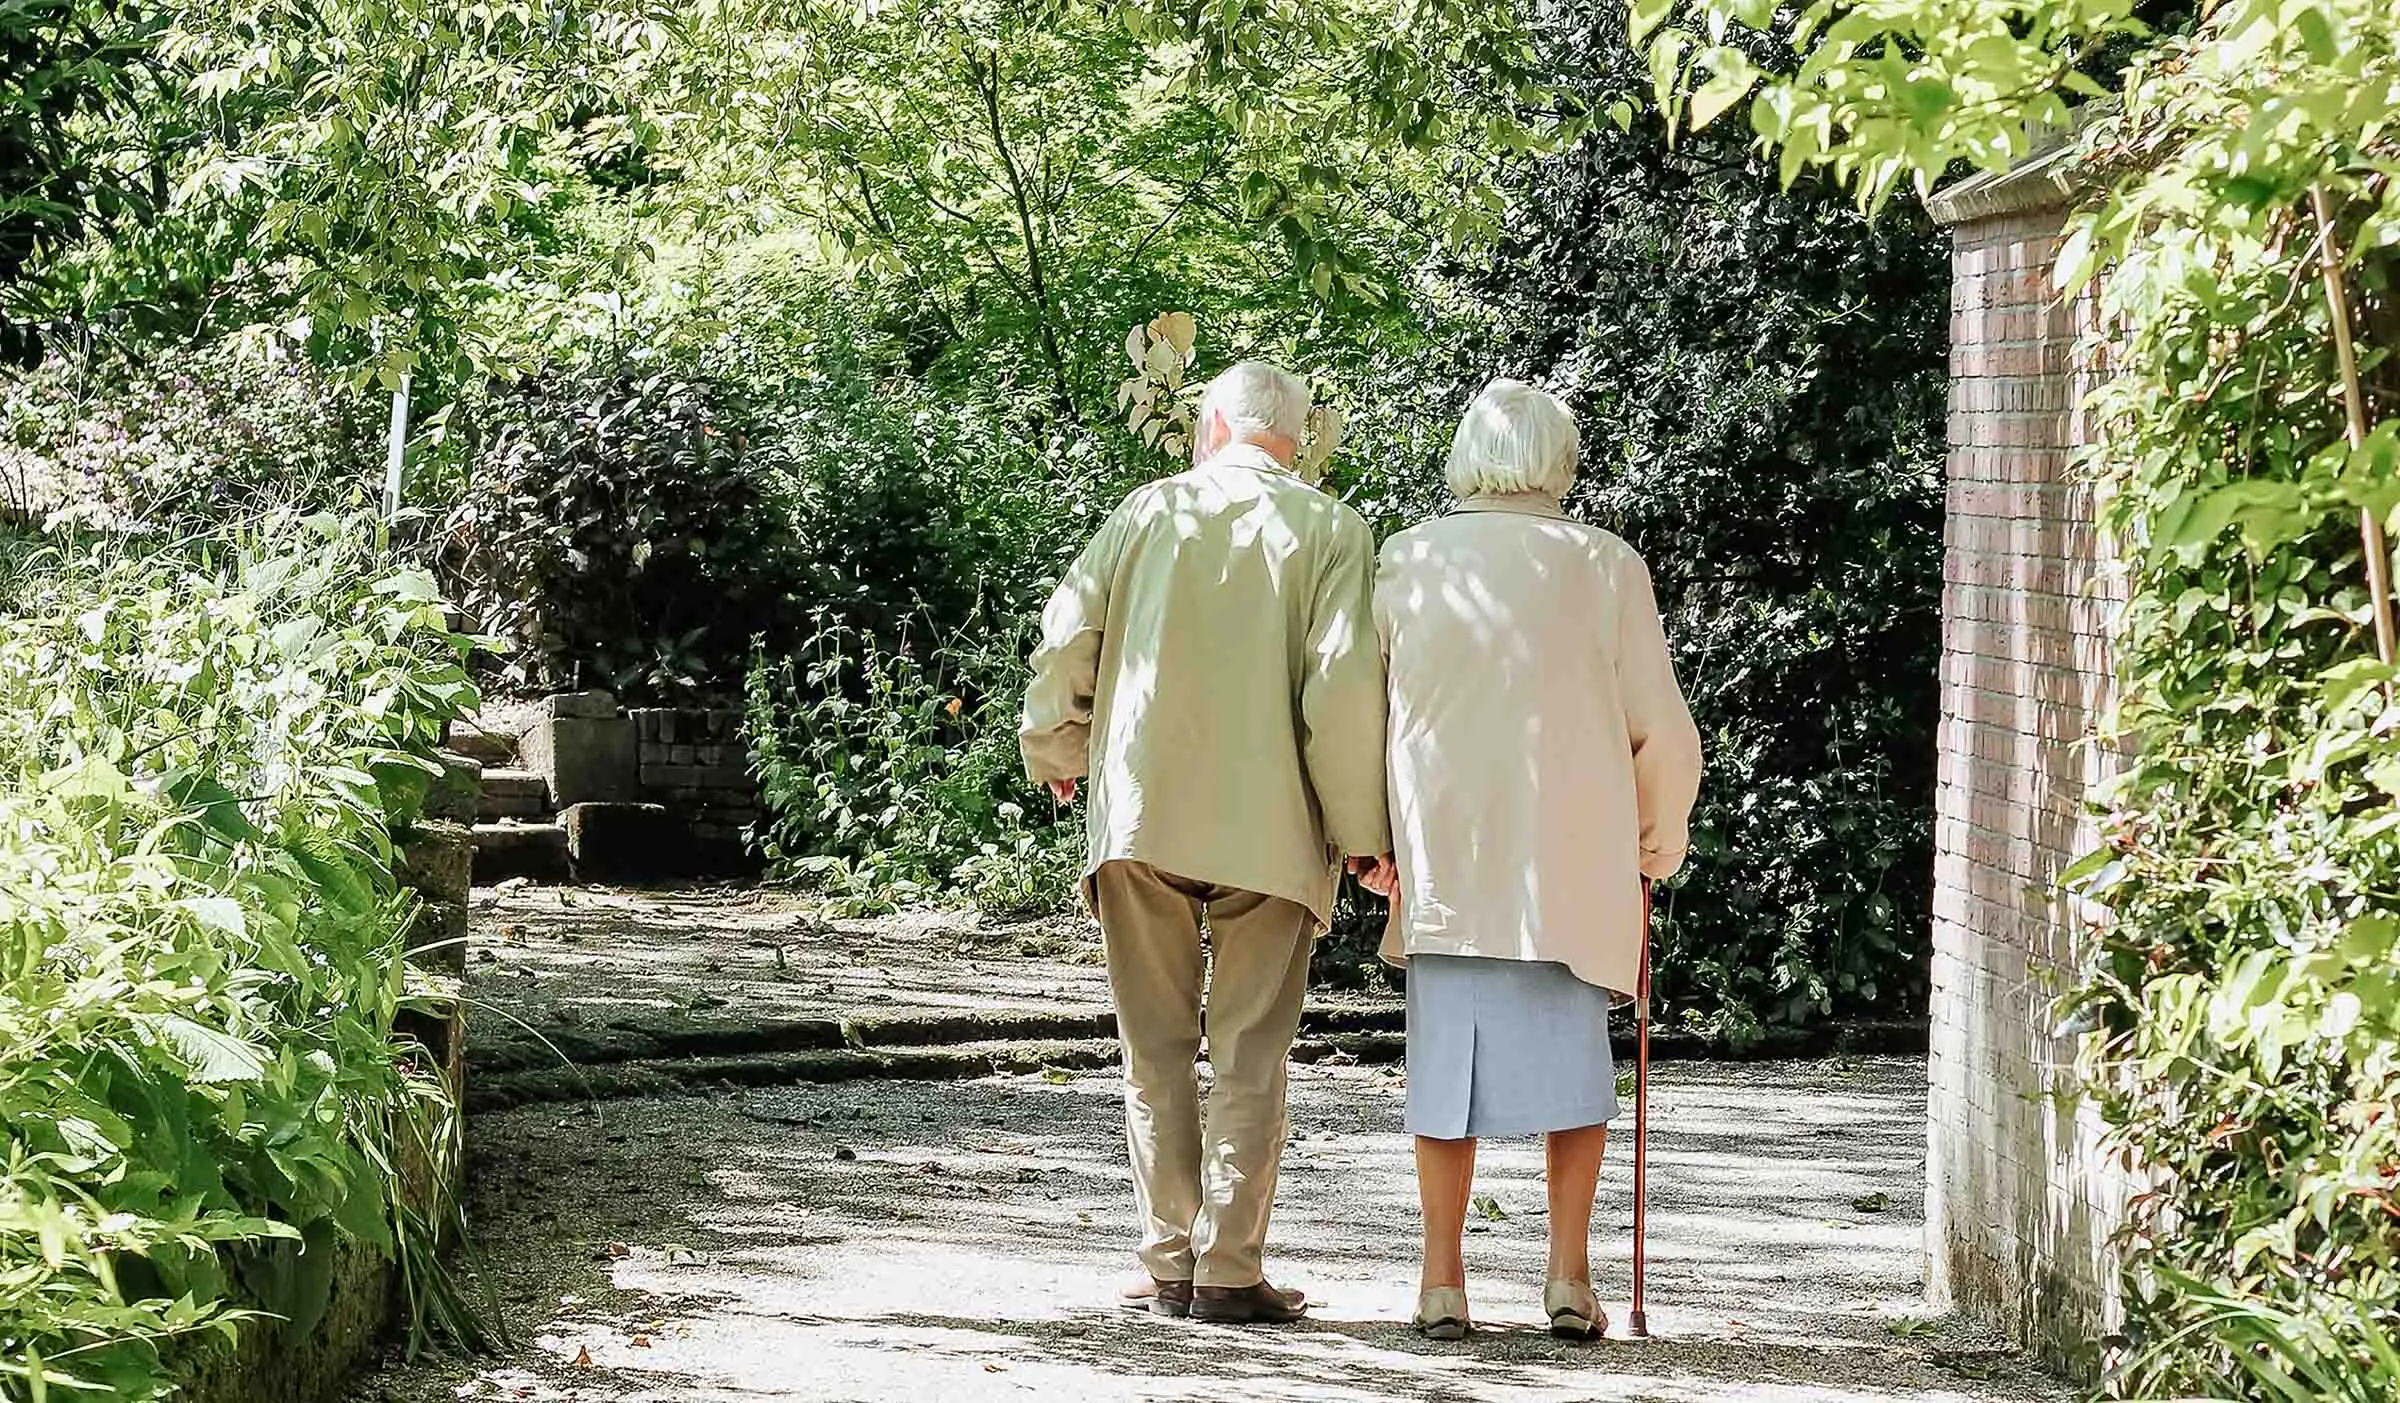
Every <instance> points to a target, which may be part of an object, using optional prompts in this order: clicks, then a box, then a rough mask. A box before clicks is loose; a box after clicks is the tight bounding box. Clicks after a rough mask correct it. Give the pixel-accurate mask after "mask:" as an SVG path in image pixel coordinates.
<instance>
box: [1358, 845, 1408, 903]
mask: <svg viewBox="0 0 2400 1403" xmlns="http://www.w3.org/2000/svg"><path fill="white" fill-rule="evenodd" d="M1347 866H1348V867H1349V869H1350V875H1352V876H1354V877H1356V878H1358V884H1359V885H1360V886H1362V887H1365V888H1366V889H1367V890H1368V891H1371V892H1373V893H1375V894H1376V895H1377V896H1380V897H1382V898H1384V899H1385V900H1387V901H1388V900H1390V899H1391V895H1392V893H1393V892H1396V891H1398V890H1399V889H1400V868H1399V866H1398V864H1396V863H1394V862H1393V861H1392V855H1391V854H1390V853H1385V854H1384V855H1383V856H1381V857H1354V858H1351V859H1350V861H1349V863H1348V864H1347Z"/></svg>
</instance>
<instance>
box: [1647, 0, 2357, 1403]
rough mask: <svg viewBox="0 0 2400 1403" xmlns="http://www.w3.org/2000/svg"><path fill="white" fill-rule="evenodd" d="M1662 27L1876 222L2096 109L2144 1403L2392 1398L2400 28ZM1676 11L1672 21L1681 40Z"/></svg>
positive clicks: (2101, 892) (1687, 107) (2345, 12)
mask: <svg viewBox="0 0 2400 1403" xmlns="http://www.w3.org/2000/svg"><path fill="white" fill-rule="evenodd" d="M1773 13H1774V12H1773V9H1772V7H1771V6H1763V5H1760V4H1756V3H1749V2H1748V0H1743V2H1742V3H1721V2H1720V0H1709V3H1706V4H1703V5H1701V6H1699V7H1697V8H1696V10H1695V11H1694V12H1692V13H1689V14H1686V15H1683V16H1681V17H1680V18H1679V17H1678V16H1676V15H1675V14H1674V13H1672V12H1671V9H1670V7H1667V6H1663V5H1652V4H1648V3H1645V4H1639V5H1636V6H1635V8H1634V13H1633V21H1632V25H1633V30H1634V34H1635V37H1636V38H1637V40H1644V41H1646V42H1647V43H1648V45H1649V49H1648V52H1649V56H1650V59H1651V62H1652V66H1653V68H1654V70H1655V72H1656V74H1657V78H1658V81H1659V83H1660V85H1661V87H1662V89H1664V90H1665V91H1667V92H1668V93H1670V94H1672V95H1673V100H1674V101H1675V102H1676V103H1677V104H1678V105H1679V110H1681V111H1682V112H1683V113H1684V114H1685V115H1686V117H1687V118H1688V120H1689V122H1690V123H1692V124H1695V125H1702V126H1705V125H1706V124H1708V123H1710V122H1711V121H1713V120H1714V119H1716V118H1718V117H1719V116H1721V115H1722V114H1724V113H1726V112H1729V111H1731V110H1733V109H1734V108H1735V106H1736V105H1738V104H1739V103H1740V101H1741V99H1742V97H1743V96H1744V94H1746V93H1748V92H1749V91H1750V90H1751V89H1752V88H1753V87H1756V88H1757V89H1758V92H1757V96H1756V98H1755V100H1754V101H1752V103H1751V104H1750V108H1749V111H1750V117H1751V122H1752V125H1753V128H1754V129H1755V130H1756V131H1757V132H1758V133H1759V135H1760V137H1761V138H1762V140H1764V141H1766V142H1767V143H1769V144H1770V145H1773V146H1776V147H1779V148H1780V150H1781V152H1782V159H1783V162H1784V168H1785V170H1786V171H1787V173H1796V172H1798V171H1801V170H1804V169H1808V168H1811V167H1816V166H1823V167H1826V168H1829V169H1831V170H1832V171H1834V172H1835V173H1836V174H1837V175H1838V176H1840V178H1842V179H1843V180H1845V181H1846V182H1848V183H1849V184H1850V185H1851V186H1852V187H1853V188H1854V189H1855V190H1856V191H1857V193H1858V195H1859V197H1860V199H1861V200H1862V201H1863V202H1864V203H1866V204H1869V205H1876V204H1880V203H1882V202H1884V201H1885V200H1887V199H1888V198H1889V197H1890V196H1891V195H1892V194H1893V193H1894V192H1895V191H1896V190H1898V189H1902V188H1907V187H1912V186H1913V187H1914V188H1916V189H1918V190H1923V189H1925V188H1927V187H1928V186H1929V185H1930V184H1931V182H1933V181H1934V180H1935V179H1937V178H1938V177H1939V176H1940V175H1941V174H1942V172H1943V171H1944V169H1945V168H1946V167H1948V166H1949V165H1950V163H1952V162H1953V161H1961V160H1963V161H1969V162H1972V163H1975V164H1977V165H1981V166H1984V167H1986V168H1997V167H2000V166H2004V165H2006V164H2007V163H2009V162H2010V161H2012V160H2014V159H2016V158H2018V157H2021V156H2022V155H2024V154H2025V153H2026V152H2027V151H2028V150H2030V149H2031V148H2032V146H2033V145H2034V143H2035V142H2036V141H2037V140H2039V139H2040V138H2041V134H2042V132H2043V131H2044V129H2045V128H2056V127H2057V126H2059V125H2060V124H2061V123H2062V121H2063V120H2064V119H2067V118H2068V117H2069V115H2070V114H2069V104H2070V102H2072V101H2073V100H2074V99H2075V98H2077V97H2078V96H2088V95H2090V94H2091V93H2093V92H2095V91H2096V90H2097V89H2098V87H2099V86H2100V85H2099V84H2097V83H2096V82H2095V80H2093V79H2092V78H2090V77H2088V76H2085V75H2084V73H2083V72H2082V70H2081V68H2080V67H2079V65H2080V64H2081V63H2083V62H2084V61H2085V60H2086V59H2087V58H2088V56H2089V55H2091V54H2092V53H2094V52H2095V51H2097V50H2099V49H2101V48H2102V47H2103V46H2109V45H2114V46H2117V47H2118V48H2119V49H2120V50H2127V51H2129V52H2130V54H2131V57H2130V58H2129V59H2128V61H2127V62H2126V64H2125V66H2124V68H2123V71H2122V72H2121V73H2118V74H2115V75H2112V77H2113V79H2114V85H2115V86H2118V87H2120V88H2121V89H2122V98H2121V102H2119V103H2118V104H2115V105H2113V106H2110V107H2106V108H2087V109H2085V110H2084V111H2083V112H2082V113H2081V114H2079V115H2080V116H2081V117H2082V118H2083V119H2084V121H2085V128H2084V131H2083V134H2082V136H2081V138H2080V141H2081V148H2082V149H2081V155H2082V157H2083V159H2084V163H2085V164H2084V169H2085V170H2086V171H2087V172H2089V179H2090V182H2091V184H2090V186H2089V187H2088V188H2089V189H2090V195H2089V197H2088V199H2087V201H2086V203H2085V205H2084V207H2083V209H2082V210H2081V212H2080V213H2079V214H2077V215H2076V217H2075V218H2074V219H2073V221H2072V223H2071V225H2070V231H2069V233H2068V235H2067V238H2066V241H2065V247H2064V249H2063V251H2062V255H2061V263H2060V268H2059V285H2060V290H2061V293H2062V295H2072V294H2075V293H2077V292H2079V291H2080V290H2083V289H2085V288H2087V287H2095V288H2096V292H2095V295H2096V296H2097V297H2098V299H2099V301H2098V311H2099V323H2100V325H2099V330H2098V333H2097V335H2096V338H2095V340H2096V345H2095V347H2094V352H2095V354H2096V355H2097V356H2098V357H2099V363H2100V364H2102V365H2104V366H2105V367H2106V369H2107V371H2108V375H2109V378H2108V379H2107V381H2106V383H2105V384H2104V386H2103V387H2102V388H2101V389H2100V390H2099V391H2098V392H2097V394H2096V395H2095V397H2094V400H2093V403H2092V405H2091V406H2090V408H2091V411H2092V415H2093V418H2094V421H2095V423H2096V426H2097V441H2096V443H2095V446H2094V448H2093V449H2092V451H2091V452H2090V453H2089V454H2088V455H2087V459H2086V463H2085V466H2086V468H2087V470H2088V471H2089V472H2090V473H2091V474H2092V476H2093V477H2094V479H2095V480H2096V481H2097V482H2098V483H2099V485H2100V486H2101V488H2102V489H2103V492H2104V494H2105V506H2104V508H2103V514H2104V519H2105V524H2106V525H2107V527H2108V529H2109V533H2110V535H2111V537H2112V539H2113V541H2114V544H2115V547H2116V551H2117V554H2118V555H2119V557H2120V558H2121V559H2122V561H2123V564H2124V568H2125V571H2126V574H2127V577H2128V584H2129V601H2128V603H2127V606H2126V607H2125V609H2124V611H2123V613H2122V616H2121V618H2120V620H2119V622H2118V624H2117V626H2116V633H2115V638H2114V640H2113V641H2114V644H2115V651H2116V658H2117V667H2118V675H2119V684H2120V689H2121V697H2120V701H2119V704H2118V707H2117V709H2116V713H2115V716H2114V717H2113V719H2112V722H2111V727H2110V729H2111V732H2112V735H2111V739H2112V740H2113V742H2114V744H2115V746H2116V748H2117V749H2119V750H2120V751H2121V752H2122V753H2123V754H2124V755H2125V757H2126V758H2125V761H2124V763H2123V765H2122V767H2121V769H2120V771H2119V773H2118V775H2117V777H2116V778H2115V780H2114V782H2113V783H2111V784H2110V785H2109V786H2108V788H2107V790H2106V792H2105V799H2104V803H2105V806H2106V815H2105V832H2106V834H2107V844H2106V846H2105V847H2104V848H2103V849H2102V850H2100V851H2098V852H2095V853H2093V854H2091V855H2090V856H2089V857H2088V858H2086V859H2084V860H2083V861H2082V862H2080V863H2078V864H2077V865H2076V866H2075V868H2074V869H2072V870H2071V871H2070V872H2069V873H2068V874H2067V879H2068V880H2069V881H2070V882H2071V883H2072V884H2074V885H2075V886H2077V887H2078V888H2079V890H2080V891H2081V892H2083V893H2084V894H2085V895H2086V896H2088V897H2089V898H2091V899H2092V900H2093V901H2094V902H2096V903H2097V904H2098V905H2099V907H2101V908H2102V909H2103V912H2104V919H2103V920H2101V921H2100V923H2099V924H2098V926H2097V928H2096V930H2095V932H2094V938H2093V940H2092V941H2091V942H2090V944H2091V949H2092V957H2091V960H2090V963H2089V968H2088V969H2086V970H2085V971H2084V972H2083V983H2082V987H2081V988H2080V990H2079V991H2078V992H2077V993H2076V994H2075V995H2074V997H2073V999H2072V1000H2071V1003H2072V1005H2074V1006H2077V1007H2080V1008H2081V1009H2082V1010H2083V1011H2084V1012H2085V1013H2086V1014H2087V1015H2088V1016H2089V1018H2090V1019H2091V1021H2092V1023H2093V1025H2094V1031H2093V1032H2091V1033H2090V1034H2089V1035H2088V1036H2087V1038H2086V1042H2085V1046H2084V1057H2085V1060H2086V1066H2087V1071H2088V1072H2089V1074H2090V1075H2089V1076H2088V1077H2087V1079H2086V1081H2087V1085H2088V1087H2089V1089H2090V1094H2091V1095H2093V1096H2095V1097H2096V1098H2097V1099H2098V1101H2099V1103H2100V1106H2101V1108H2102V1110H2103V1111H2104V1113H2105V1115H2106V1117H2107V1120H2108V1122H2109V1125H2110V1127H2111V1130H2110V1135H2111V1143H2112V1144H2113V1146H2114V1147H2115V1150H2116V1152H2117V1153H2118V1155H2119V1157H2120V1159H2121V1163H2122V1165H2123V1167H2124V1169H2125V1171H2126V1173H2127V1174H2128V1175H2129V1177H2130V1179H2131V1181H2132V1182H2133V1184H2134V1185H2135V1186H2136V1192H2135V1193H2134V1194H2133V1197H2132V1200H2131V1203H2130V1205H2129V1208H2128V1212H2127V1214H2126V1219H2125V1225H2124V1227H2123V1229H2122V1231H2121V1233H2120V1237H2119V1245H2120V1246H2121V1248H2122V1249H2123V1251H2124V1271H2125V1277H2124V1286H2125V1297H2126V1314H2127V1324H2126V1337H2125V1339H2124V1340H2123V1341H2122V1342H2121V1344H2122V1348H2121V1349H2120V1350H2119V1352H2118V1354H2117V1357H2116V1359H2115V1361H2114V1364H2115V1367H2114V1369H2113V1370H2112V1372H2111V1373H2110V1375H2109V1377H2108V1379H2107V1388H2108V1390H2109V1391H2110V1392H2112V1393H2116V1394H2120V1395H2123V1396H2128V1397H2161V1396H2191V1395H2195V1394H2196V1395H2202V1396H2208V1397H2241V1398H2256V1397H2272V1398H2277V1399H2291V1400H2300V1399H2343V1400H2361V1401H2362V1403H2363V1400H2367V1399H2388V1398H2390V1397H2392V1396H2393V1394H2394V1391H2395V1389H2400V1341H2396V1340H2395V1336H2394V1327H2393V1323H2392V1322H2393V1321H2394V1319H2395V1318H2400V1115H2395V1114H2394V1112H2393V1107H2394V1106H2395V1105H2396V1104H2400V1051H2396V1049H2400V917H2395V914H2394V912H2395V902H2396V900H2400V897H2396V892H2400V811H2396V810H2395V801H2396V800H2400V760H2395V759H2394V753H2395V745H2394V737H2395V732H2400V703H2395V700H2394V691H2395V680H2396V673H2395V669H2394V666H2393V655H2392V618H2391V606H2390V602H2389V597H2388V578H2389V572H2390V566H2391V558H2390V547H2389V544H2388V532H2389V530H2390V529H2391V528H2392V527H2393V526H2394V525H2400V523H2395V522H2394V521H2393V513H2394V509H2395V507H2396V506H2400V418H2395V416H2394V412H2393V411H2394V405H2395V403H2396V402H2400V400H2396V392H2400V364H2396V363H2395V362H2394V361H2393V359H2392V351H2393V348H2394V347H2395V346H2400V300H2396V298H2400V287H2396V285H2395V284H2396V279H2400V254H2396V253H2395V249H2396V247H2400V194H2396V193H2395V189H2394V186H2395V177H2396V176H2400V127H2396V126H2395V122H2396V120H2400V50H2396V48H2395V43H2396V42H2400V13H2396V12H2395V11H2394V9H2393V8H2392V6H2391V5H2390V4H2389V3H2387V2H2385V0H2297V3H2293V2H2291V0H2223V2H2222V3H2216V4H2210V5H2205V6H2203V7H2201V8H2200V10H2199V12H2198V15H2197V17H2196V19H2195V21H2194V23H2193V26H2192V28H2191V31H2190V32H2189V33H2188V34H2184V35H2179V36H2174V37H2158V36H2153V35H2149V34H2148V33H2147V32H2146V31H2145V30H2144V28H2143V26H2142V25H2141V24H2140V23H2139V21H2138V20H2137V19H2136V18H2134V17H2133V16H2132V15H2131V14H2130V13H2129V7H2128V6H2126V5H2124V4H2120V3H2113V0H2064V2H2063V3H2036V4H2014V5H2006V6H1983V5H1976V4H1968V3H1947V0H1929V2H1928V3H1908V4H1898V5H1886V6H1876V7H1858V8H1853V7H1851V6H1848V5H1843V4H1836V3H1830V0H1824V2H1822V3H1817V4H1812V5H1809V6H1806V7H1804V8H1803V9H1802V10H1801V11H1800V13H1799V16H1798V23H1797V25H1796V26H1794V27H1791V28H1787V29H1782V30H1778V31H1777V32H1778V34H1780V35H1783V36H1786V37H1785V38H1784V39H1779V40H1778V41H1777V42H1789V43H1791V44H1794V45H1796V46H1797V47H1798V49H1799V52H1800V54H1801V58H1800V61H1799V63H1798V64H1797V66H1796V67H1794V68H1793V70H1792V71H1791V72H1789V73H1784V74H1772V75H1765V76H1762V74H1761V72H1760V69H1759V67H1758V66H1757V65H1755V64H1753V63H1751V62H1750V61H1749V59H1748V57H1747V51H1746V50H1745V49H1744V47H1743V45H1744V44H1745V43H1748V42H1753V41H1754V40H1755V39H1756V37H1757V36H1755V35H1752V36H1750V37H1748V38H1745V37H1744V31H1745V30H1751V31H1755V30H1760V29H1764V28H1765V27H1767V25H1768V23H1769V21H1770V19H1771V18H1772V17H1773ZM1670 20H1675V21H1676V22H1673V23H1670V22H1669V21H1670Z"/></svg>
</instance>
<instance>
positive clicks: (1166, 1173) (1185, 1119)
mask: <svg viewBox="0 0 2400 1403" xmlns="http://www.w3.org/2000/svg"><path fill="white" fill-rule="evenodd" d="M1171 880H1172V879H1170V878H1168V877H1167V876H1166V875H1165V874H1163V873H1161V872H1159V871H1157V870H1156V869H1154V868H1152V867H1150V866H1149V865H1148V864H1146V863H1139V862H1110V863H1106V864H1104V865H1102V867H1101V868H1100V870H1099V871H1098V872H1096V873H1094V874H1093V876H1092V886H1093V897H1094V905H1095V907H1096V908H1097V910H1098V913H1099V917H1100V931H1101V935H1102V938H1103V940H1104V941H1105V943H1106V946H1107V950H1108V986H1109V991H1110V993H1111V994H1112V995H1114V997H1115V1000H1116V1006H1117V1037H1118V1040H1119V1042H1120V1043H1121V1044H1122V1046H1123V1049H1124V1059H1125V1143H1126V1148H1127V1150H1128V1152H1129V1153H1130V1155H1131V1158H1132V1161H1133V1200H1134V1207H1135V1210H1136V1211H1137V1212H1138V1213H1139V1214H1140V1217H1141V1222H1142V1247H1141V1258H1142V1265H1143V1266H1144V1267H1146V1268H1147V1269H1148V1270H1149V1272H1150V1274H1151V1275H1152V1276H1154V1277H1156V1278H1158V1279H1159V1280H1161V1281H1189V1280H1191V1279H1192V1267H1193V1250H1192V1232H1193V1224H1194V1222H1195V1221H1196V1220H1197V1219H1198V1217H1199V1215H1200V1104H1199V1102H1200V1085H1199V1077H1198V1074H1197V1073H1196V1072H1195V1070H1194V1067H1193V1064H1194V1063H1195V1062H1196V1061H1197V1060H1198V1059H1199V1055H1200V997H1201V984H1202V979H1203V972H1204V966H1203V958H1202V955H1201V948H1200V901H1199V898H1198V897H1197V896H1196V895H1194V894H1190V893H1187V892H1186V891H1183V890H1179V889H1178V887H1177V886H1176V885H1173V884H1171Z"/></svg>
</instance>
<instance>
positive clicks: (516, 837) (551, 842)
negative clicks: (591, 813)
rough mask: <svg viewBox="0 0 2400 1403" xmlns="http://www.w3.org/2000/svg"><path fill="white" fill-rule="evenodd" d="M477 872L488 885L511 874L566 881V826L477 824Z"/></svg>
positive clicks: (532, 878) (477, 875)
mask: <svg viewBox="0 0 2400 1403" xmlns="http://www.w3.org/2000/svg"><path fill="white" fill-rule="evenodd" d="M475 875H476V877H477V878H478V879H480V880H481V881H482V882H484V883H485V884H486V885H487V886H488V885H490V884H491V883H493V882H501V881H506V880H507V879H508V878H510V877H525V878H528V879H530V880H533V881H537V882H558V881H564V880H566V877H567V833H566V829H564V828H563V827H561V826H560V825H558V824H555V823H479V824H476V825H475Z"/></svg>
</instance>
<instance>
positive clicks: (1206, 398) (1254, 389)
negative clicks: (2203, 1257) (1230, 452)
mask: <svg viewBox="0 0 2400 1403" xmlns="http://www.w3.org/2000/svg"><path fill="white" fill-rule="evenodd" d="M1310 398H1311V397H1310V395H1309V393H1308V382H1307V381H1305V380H1303V379H1301V378H1300V377H1299V376H1297V375H1294V374H1293V373H1292V372H1290V371H1288V370H1286V369H1284V368H1283V367H1282V366H1279V365H1270V364H1268V363H1267V362H1265V361H1263V360H1246V361H1239V362H1236V363H1235V364H1233V365H1231V366H1228V367H1227V368H1226V369H1225V370H1224V372H1223V373H1221V374H1219V375H1218V376H1217V378H1216V379H1214V380H1211V381H1209V382H1208V389H1207V390H1205V391H1204V392H1202V394H1201V396H1200V428H1201V431H1202V432H1206V431H1207V429H1208V425H1209V423H1210V422H1211V421H1212V420H1213V419H1214V418H1215V417H1216V416H1217V415H1220V414H1222V415H1224V416H1225V427H1226V428H1227V429H1228V430H1229V431H1231V432H1232V434H1233V436H1234V437H1235V438H1237V439H1242V438H1257V437H1259V436H1260V435H1262V434H1277V435H1280V436H1282V437H1284V438H1287V439H1290V440H1291V441H1292V442H1293V443H1294V444H1295V445H1296V444H1298V443H1299V442H1300V440H1301V438H1302V436H1303V435H1305V434H1306V433H1307V432H1308V408H1309V403H1310Z"/></svg>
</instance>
